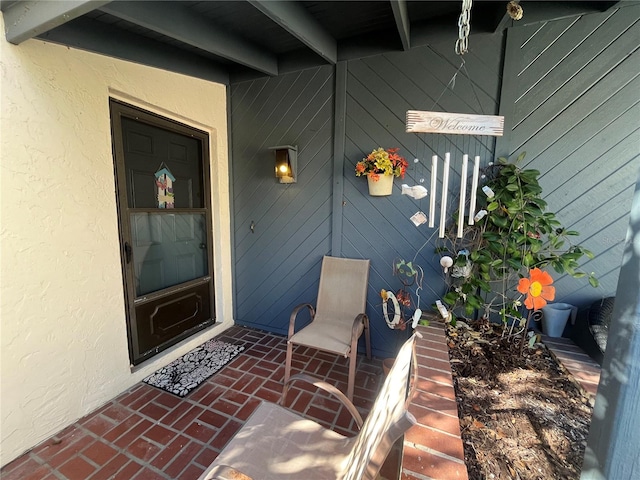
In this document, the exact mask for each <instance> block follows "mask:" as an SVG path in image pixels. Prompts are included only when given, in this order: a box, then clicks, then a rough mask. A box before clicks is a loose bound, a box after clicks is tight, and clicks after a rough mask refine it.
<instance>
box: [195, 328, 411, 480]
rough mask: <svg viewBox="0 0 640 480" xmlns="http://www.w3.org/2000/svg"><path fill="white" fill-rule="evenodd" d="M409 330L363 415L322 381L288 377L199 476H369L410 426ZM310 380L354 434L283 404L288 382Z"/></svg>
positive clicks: (342, 479) (294, 479) (269, 479)
mask: <svg viewBox="0 0 640 480" xmlns="http://www.w3.org/2000/svg"><path fill="white" fill-rule="evenodd" d="M419 335H420V334H419V333H415V334H414V335H413V336H412V337H411V338H409V340H407V341H406V342H405V343H404V345H403V346H402V347H401V348H400V351H399V353H398V356H397V357H396V360H395V363H394V365H393V367H392V368H391V370H390V372H389V374H388V375H387V377H386V379H385V381H384V383H383V384H382V388H381V389H380V392H379V393H378V396H377V398H376V400H375V402H374V404H373V407H372V408H371V411H370V412H369V414H368V415H367V418H366V420H365V421H364V424H363V422H362V418H361V417H360V414H359V413H358V411H357V410H356V408H355V406H354V405H353V403H351V402H350V401H349V400H348V399H347V398H346V396H345V395H344V394H343V393H342V392H340V391H339V390H338V389H336V388H335V387H333V386H332V385H329V384H327V383H326V382H323V381H320V380H316V379H314V378H313V377H311V376H309V375H306V374H297V375H293V376H292V377H291V378H290V379H289V381H288V382H287V383H286V384H285V387H284V390H283V392H282V397H281V398H280V401H279V404H278V405H276V404H273V403H268V402H262V403H261V404H260V405H259V406H258V408H257V409H256V411H255V412H254V413H253V414H252V415H251V416H250V417H249V419H248V420H247V423H246V424H245V425H244V426H243V427H242V428H241V429H240V430H239V431H238V433H236V435H235V436H234V437H233V438H232V439H231V440H230V441H229V443H228V444H227V445H226V446H225V448H224V449H223V450H222V452H221V453H220V455H218V457H217V458H216V460H215V461H214V462H213V463H212V464H211V465H210V466H209V468H208V469H207V470H206V471H205V472H204V473H203V474H202V475H201V476H200V479H199V480H287V479H289V480H302V479H304V480H332V479H333V480H373V479H374V478H376V475H377V474H378V472H379V471H380V468H381V467H382V465H383V463H384V461H385V459H386V457H387V455H388V453H389V451H390V450H391V447H392V446H393V444H394V442H395V441H396V440H397V439H398V438H400V437H401V436H402V435H403V434H404V432H406V431H407V430H408V429H409V428H410V427H411V426H413V425H415V424H416V419H415V418H414V416H413V415H412V414H411V413H409V412H408V407H409V404H410V403H411V399H412V397H413V394H414V392H415V388H416V385H417V368H416V361H415V359H416V353H415V339H416V336H419ZM295 381H305V382H310V383H312V384H313V385H315V386H317V387H319V388H322V389H324V390H325V391H327V392H329V393H331V394H333V395H334V396H335V397H336V398H338V400H340V401H341V402H342V403H343V404H344V405H345V407H346V408H347V410H348V411H349V412H350V413H351V414H352V415H353V417H354V420H355V422H356V424H357V425H358V427H360V432H359V433H358V434H357V435H356V436H354V437H351V438H349V437H345V436H343V435H340V434H339V433H336V432H334V431H332V430H329V429H327V428H325V427H323V426H321V425H320V424H318V423H316V422H314V421H313V420H309V419H306V418H304V417H302V416H300V415H298V414H297V413H294V412H292V411H290V410H287V409H285V408H283V407H282V406H281V405H284V404H285V402H286V396H287V393H288V391H289V388H290V385H291V383H293V382H295Z"/></svg>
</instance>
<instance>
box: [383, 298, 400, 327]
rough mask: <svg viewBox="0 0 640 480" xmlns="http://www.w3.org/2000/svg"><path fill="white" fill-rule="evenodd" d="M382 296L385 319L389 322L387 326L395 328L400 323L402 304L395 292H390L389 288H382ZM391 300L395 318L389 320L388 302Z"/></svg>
mask: <svg viewBox="0 0 640 480" xmlns="http://www.w3.org/2000/svg"><path fill="white" fill-rule="evenodd" d="M380 296H381V297H382V300H383V302H384V303H383V304H382V313H383V314H384V320H385V322H387V326H388V327H389V328H391V329H392V330H395V327H396V325H398V324H399V323H400V304H399V303H398V299H397V298H396V296H395V295H394V294H393V292H389V291H387V290H384V289H383V290H381V291H380ZM389 300H391V302H392V303H393V310H394V312H393V320H389V313H388V311H387V302H388V301H389Z"/></svg>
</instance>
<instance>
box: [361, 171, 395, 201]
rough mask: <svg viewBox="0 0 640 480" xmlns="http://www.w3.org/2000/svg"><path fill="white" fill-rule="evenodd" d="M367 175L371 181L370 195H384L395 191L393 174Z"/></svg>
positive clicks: (368, 180)
mask: <svg viewBox="0 0 640 480" xmlns="http://www.w3.org/2000/svg"><path fill="white" fill-rule="evenodd" d="M376 177H377V178H375V177H373V176H372V175H367V182H369V195H371V196H372V197H384V196H385V195H391V193H392V192H393V175H376Z"/></svg>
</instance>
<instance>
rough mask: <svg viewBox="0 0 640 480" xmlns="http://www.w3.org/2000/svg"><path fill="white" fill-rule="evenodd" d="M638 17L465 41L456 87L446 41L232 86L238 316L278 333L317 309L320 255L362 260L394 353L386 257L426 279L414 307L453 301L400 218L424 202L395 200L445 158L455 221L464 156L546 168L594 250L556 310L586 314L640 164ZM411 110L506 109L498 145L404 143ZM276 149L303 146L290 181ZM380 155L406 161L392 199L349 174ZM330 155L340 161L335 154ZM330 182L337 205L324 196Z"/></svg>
mask: <svg viewBox="0 0 640 480" xmlns="http://www.w3.org/2000/svg"><path fill="white" fill-rule="evenodd" d="M637 9H638V7H637V6H636V7H622V8H621V9H619V10H611V11H609V12H606V13H602V14H592V15H585V16H577V17H571V18H564V19H560V20H555V21H550V22H541V23H537V24H534V25H524V26H517V27H512V28H510V29H509V30H508V35H507V37H508V42H507V47H506V49H505V51H504V52H503V40H504V37H503V35H502V34H496V35H472V36H471V38H470V49H469V53H468V54H467V55H465V57H464V60H465V64H464V68H463V69H460V71H459V72H458V74H457V75H456V77H455V82H453V83H451V84H450V83H449V82H450V80H451V79H452V77H453V76H454V74H455V72H456V71H457V70H458V69H459V67H460V58H459V57H457V56H456V55H455V54H454V53H453V45H452V44H451V42H446V43H435V44H433V45H429V46H425V47H420V48H414V49H412V50H409V51H407V52H397V53H390V54H384V55H378V56H372V57H368V58H364V59H360V60H353V61H348V62H346V64H342V63H341V64H340V65H339V66H338V71H339V72H340V74H339V75H336V73H335V67H332V66H327V67H321V68H313V69H309V70H305V71H303V72H298V73H291V74H287V75H282V76H279V77H275V78H269V79H260V80H254V81H247V82H242V83H237V84H233V85H231V87H230V91H231V101H230V104H231V120H230V123H231V132H232V139H231V152H232V162H233V165H232V170H233V192H234V201H233V215H234V252H235V272H234V280H235V292H236V297H235V307H236V312H235V313H236V321H237V322H238V323H240V324H243V325H251V326H254V327H258V328H263V329H266V330H269V331H272V332H276V333H282V334H284V333H286V330H287V325H288V319H289V314H290V312H291V309H292V308H293V306H295V305H296V304H298V303H302V302H310V303H314V302H315V299H316V294H317V286H318V277H319V273H320V261H321V257H322V255H325V254H330V255H336V256H343V257H354V258H370V259H371V274H370V281H369V295H368V306H367V314H368V315H369V316H370V319H371V326H372V342H373V351H374V354H375V355H388V354H390V353H392V352H393V350H394V349H395V348H396V346H397V344H398V342H399V341H400V339H401V338H402V335H401V334H399V333H398V332H393V331H391V330H390V329H388V328H387V327H386V324H385V322H384V319H383V317H382V311H381V304H382V300H381V298H380V295H379V293H380V290H381V289H382V288H384V289H388V290H393V291H396V290H398V289H399V288H400V287H401V283H400V282H399V279H398V278H397V277H394V276H393V273H392V265H393V262H394V260H395V259H400V258H402V259H405V260H407V261H409V260H412V261H414V263H415V264H417V265H419V266H420V267H422V269H423V270H424V273H425V278H424V281H423V284H422V286H423V290H422V291H421V298H420V307H421V308H422V309H423V310H428V309H429V307H430V305H431V304H433V302H434V301H435V300H436V299H437V298H439V297H441V296H442V295H443V294H444V293H445V291H446V285H445V282H444V279H443V275H442V269H441V268H440V266H439V256H438V255H436V254H435V252H434V249H435V247H436V245H437V244H438V242H437V231H436V229H430V228H428V227H427V226H426V225H421V226H419V227H415V226H414V225H413V223H411V221H410V220H409V217H410V216H411V215H413V214H414V213H415V212H417V211H419V210H420V211H423V212H428V198H429V197H426V198H425V199H422V200H419V201H416V200H413V199H411V198H410V197H408V196H403V195H401V194H400V185H401V184H402V183H407V184H409V185H419V184H420V182H421V179H424V186H425V187H426V188H428V189H429V188H430V187H429V177H430V158H431V155H432V154H433V153H434V152H435V153H437V154H438V155H439V156H440V157H442V156H443V155H444V153H445V152H446V151H449V152H451V153H452V172H451V182H450V191H451V192H452V194H451V196H450V198H449V210H448V214H449V215H451V214H453V213H454V212H455V210H456V206H457V199H456V192H458V189H459V181H460V164H461V159H462V154H463V153H469V154H471V155H480V156H481V164H482V165H483V166H484V165H486V164H487V163H488V162H489V161H492V160H493V159H494V158H495V157H497V156H502V155H512V154H517V153H518V152H521V151H526V152H527V157H526V159H525V165H526V166H527V167H530V168H536V169H538V170H540V171H541V173H542V176H541V184H542V187H543V189H544V196H545V198H546V199H547V201H548V202H549V206H550V210H551V211H555V212H556V213H557V214H558V216H559V218H560V220H561V221H562V222H563V223H564V224H565V226H567V227H568V228H570V229H574V230H578V231H580V232H581V233H582V235H581V236H580V237H578V240H579V241H580V242H581V243H583V244H584V245H585V246H586V247H587V248H589V249H590V250H592V251H593V252H594V253H595V254H596V258H595V259H594V260H592V261H588V262H586V263H585V265H584V267H585V269H587V270H588V271H594V272H595V273H596V275H597V276H598V277H599V278H600V281H601V286H600V287H599V288H598V289H593V288H592V287H590V286H589V285H588V283H587V281H586V280H585V279H578V280H576V279H573V278H567V277H559V278H558V279H557V280H556V287H557V291H558V295H557V300H558V301H566V302H571V303H574V304H576V305H579V306H582V307H586V306H588V304H590V303H591V301H593V300H594V299H598V298H601V297H604V296H607V295H612V294H614V292H615V288H616V283H617V279H618V272H619V267H620V260H621V254H622V245H623V241H624V235H625V231H626V230H625V229H626V226H627V224H628V214H629V206H630V201H631V194H632V191H633V182H634V180H635V178H636V172H637V170H638V166H639V162H638V121H637V119H638V118H639V115H638V113H639V112H638V95H637V93H638V91H639V89H638V69H637V65H638V58H637V56H638V53H637V49H638V35H639V34H638V25H637V19H638V11H637ZM503 65H504V66H503ZM447 85H449V88H447ZM336 89H337V90H336ZM500 89H501V90H500ZM336 99H337V101H336ZM409 109H417V110H434V111H446V112H457V113H479V114H497V113H498V111H500V113H501V114H504V115H505V117H506V118H505V123H506V125H505V136H504V137H503V138H498V140H497V142H494V139H493V138H488V137H470V136H460V135H448V136H444V135H432V134H408V133H405V115H406V111H407V110H409ZM336 111H338V112H342V111H344V112H345V114H344V117H343V116H342V115H341V116H340V118H339V119H337V118H335V112H336ZM336 132H338V135H339V136H340V138H336ZM281 144H294V145H298V148H299V154H298V161H299V175H298V182H297V183H295V184H291V185H281V184H279V183H277V182H276V180H275V178H274V175H273V164H274V162H273V157H272V153H271V152H270V151H269V150H268V147H269V146H274V145H281ZM378 146H381V147H384V148H391V147H398V148H400V153H401V154H402V155H403V156H405V157H406V158H407V160H408V161H409V164H410V166H409V170H408V172H407V177H406V178H405V179H404V180H400V179H396V180H395V184H394V193H393V195H392V196H390V197H370V196H369V195H368V193H367V184H366V179H365V178H361V177H360V178H358V177H355V175H354V166H355V164H356V162H357V161H358V160H360V159H361V158H362V157H363V156H365V155H366V154H367V153H368V152H370V151H371V150H372V149H373V148H376V147H378ZM334 148H336V149H340V150H342V149H344V157H343V158H335V157H334V152H333V149H334ZM414 159H418V161H417V163H416V162H414ZM336 166H338V167H339V166H342V176H341V178H336V177H335V176H334V175H339V172H340V169H336ZM334 172H338V173H334ZM439 177H440V178H439V183H438V192H439V191H440V189H441V186H442V185H441V175H439ZM334 185H335V186H336V190H335V191H336V192H339V194H340V195H341V198H333V191H334V190H333V186H334ZM437 199H438V202H437V204H438V205H437V211H439V207H440V205H439V203H440V202H439V200H440V195H439V194H438V195H437ZM438 217H439V215H438ZM252 222H254V224H255V233H252V232H251V229H250V225H251V223H252ZM436 224H437V223H436ZM338 227H339V228H338ZM336 232H337V233H338V234H340V236H339V239H336V238H335V235H336ZM332 235H333V237H332ZM332 245H333V247H334V250H335V249H336V246H337V247H339V251H333V250H332ZM413 298H414V300H415V299H416V295H415V290H414V291H413Z"/></svg>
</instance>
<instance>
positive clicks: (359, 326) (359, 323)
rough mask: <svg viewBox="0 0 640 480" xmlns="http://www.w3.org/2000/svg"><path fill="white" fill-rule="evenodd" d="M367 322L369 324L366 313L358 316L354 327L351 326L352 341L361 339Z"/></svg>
mask: <svg viewBox="0 0 640 480" xmlns="http://www.w3.org/2000/svg"><path fill="white" fill-rule="evenodd" d="M367 322H369V317H367V314H366V313H360V314H358V316H357V317H356V318H355V319H354V320H353V325H352V326H351V338H352V339H353V338H356V339H357V338H358V337H360V334H361V333H362V330H363V329H364V327H365V325H366V324H367Z"/></svg>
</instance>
